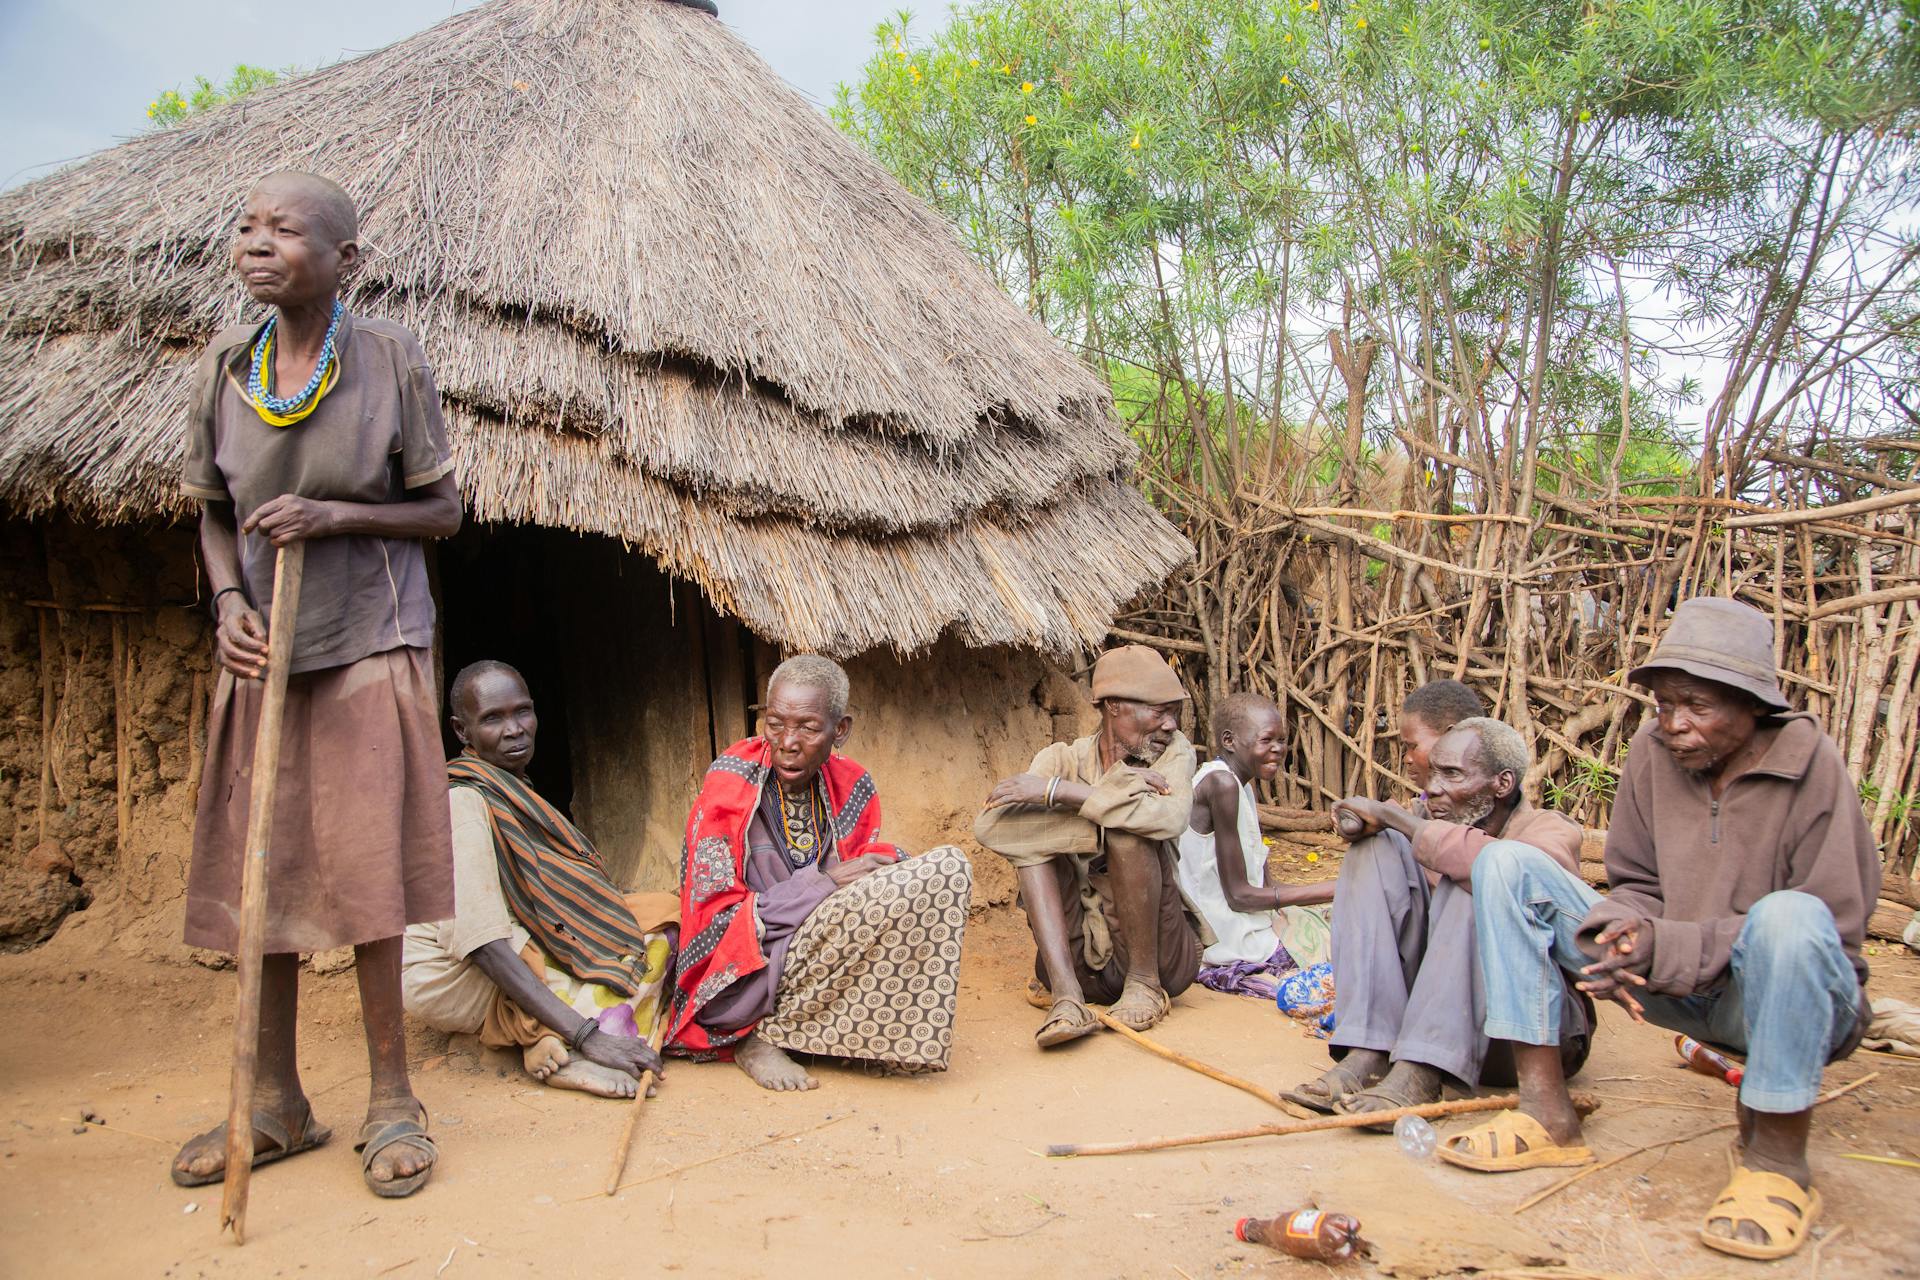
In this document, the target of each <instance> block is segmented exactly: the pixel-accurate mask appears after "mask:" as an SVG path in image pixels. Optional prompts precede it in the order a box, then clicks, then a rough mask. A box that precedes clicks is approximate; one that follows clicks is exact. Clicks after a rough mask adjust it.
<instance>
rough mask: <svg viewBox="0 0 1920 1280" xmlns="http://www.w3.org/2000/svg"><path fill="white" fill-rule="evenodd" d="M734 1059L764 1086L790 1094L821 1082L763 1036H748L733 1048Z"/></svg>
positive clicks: (812, 1087) (758, 1083) (814, 1086)
mask: <svg viewBox="0 0 1920 1280" xmlns="http://www.w3.org/2000/svg"><path fill="white" fill-rule="evenodd" d="M733 1062H734V1065H735V1066H737V1067H739V1068H740V1069H741V1070H742V1071H744V1072H746V1073H747V1078H748V1079H749V1080H752V1081H753V1082H754V1083H755V1084H757V1085H759V1086H760V1087H761V1088H762V1089H771V1090H773V1091H774V1092H775V1093H790V1092H795V1091H799V1090H804V1089H817V1088H819V1087H820V1082H819V1081H818V1080H815V1079H814V1078H813V1077H812V1076H810V1075H808V1074H807V1069H806V1068H805V1067H803V1066H801V1065H800V1064H799V1063H797V1062H795V1061H794V1060H793V1059H792V1058H789V1057H788V1056H787V1055H786V1054H785V1053H784V1052H782V1051H781V1050H779V1049H777V1048H775V1047H774V1046H773V1045H770V1044H768V1043H767V1042H766V1041H765V1040H762V1039H761V1038H760V1037H759V1036H748V1037H747V1038H746V1039H745V1040H742V1041H741V1042H740V1043H739V1044H737V1045H735V1046H734V1047H733Z"/></svg>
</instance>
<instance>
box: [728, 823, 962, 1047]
mask: <svg viewBox="0 0 1920 1280" xmlns="http://www.w3.org/2000/svg"><path fill="white" fill-rule="evenodd" d="M972 890H973V864H972V863H970V862H968V861H967V855H966V854H965V853H962V852H961V851H960V850H959V849H957V848H955V847H953V846H952V845H943V846H941V847H940V848H937V849H930V850H928V851H927V852H926V853H923V854H921V855H920V856H918V857H914V858H907V859H904V860H902V861H900V862H897V863H894V864H893V865H891V866H888V867H885V868H883V869H882V870H879V871H876V872H874V873H873V874H871V875H868V876H863V877H861V878H860V879H858V880H856V881H854V882H853V883H852V884H850V885H848V886H847V887H846V888H844V889H840V890H837V891H836V892H835V893H834V894H833V895H832V896H831V897H829V898H828V899H827V900H826V901H825V902H823V903H821V904H820V906H819V907H818V908H816V909H815V910H814V912H813V914H812V915H810V916H808V917H807V919H806V923H804V924H802V925H801V926H800V928H799V929H798V930H797V931H796V932H795V933H794V936H793V945H792V946H791V947H790V948H789V949H788V951H787V963H786V968H785V970H783V971H782V973H781V975H780V987H779V990H778V991H777V992H776V994H775V998H774V1008H773V1013H772V1015H771V1016H769V1017H768V1018H766V1019H765V1020H764V1021H763V1022H761V1023H760V1026H759V1028H758V1034H759V1036H760V1037H761V1039H763V1040H765V1041H766V1042H767V1043H768V1044H771V1045H775V1046H777V1047H779V1048H782V1049H789V1050H792V1051H794V1052H797V1053H817V1054H826V1055H829V1056H831V1057H837V1058H855V1059H859V1060H861V1061H864V1062H877V1063H881V1064H884V1065H886V1066H892V1067H904V1068H908V1069H913V1070H920V1071H944V1070H946V1068H947V1058H948V1055H949V1053H950V1052H951V1051H952V1049H953V1012H954V1004H955V1001H956V1000H957V998H958V996H959V993H960V943H961V939H962V937H963V936H964V935H965V933H966V928H967V902H968V899H969V897H970V896H971V893H972Z"/></svg>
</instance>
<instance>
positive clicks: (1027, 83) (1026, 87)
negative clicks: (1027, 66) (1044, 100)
mask: <svg viewBox="0 0 1920 1280" xmlns="http://www.w3.org/2000/svg"><path fill="white" fill-rule="evenodd" d="M1020 92H1022V93H1032V92H1033V81H1031V80H1022V81H1021V82H1020Z"/></svg>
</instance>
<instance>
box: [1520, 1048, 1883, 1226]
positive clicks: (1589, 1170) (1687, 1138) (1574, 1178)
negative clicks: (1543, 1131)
mask: <svg viewBox="0 0 1920 1280" xmlns="http://www.w3.org/2000/svg"><path fill="white" fill-rule="evenodd" d="M1879 1078H1880V1073H1879V1072H1878V1071H1873V1072H1869V1073H1868V1074H1866V1075H1864V1076H1861V1077H1860V1078H1859V1079H1858V1080H1855V1081H1853V1082H1852V1083H1851V1084H1843V1085H1841V1086H1840V1087H1839V1088H1838V1089H1835V1090H1833V1092H1831V1093H1827V1094H1823V1095H1822V1096H1820V1097H1818V1098H1816V1099H1814V1103H1813V1105H1814V1106H1816V1107H1817V1106H1819V1105H1820V1104H1821V1103H1823V1102H1832V1101H1833V1100H1834V1099H1835V1098H1838V1097H1842V1096H1844V1095H1846V1094H1849V1093H1852V1092H1853V1091H1854V1090H1855V1089H1858V1088H1859V1087H1860V1086H1861V1085H1863V1084H1866V1083H1867V1082H1869V1081H1871V1080H1878V1079H1879ZM1739 1123H1740V1122H1739V1121H1738V1120H1725V1121H1722V1122H1721V1123H1719V1124H1710V1125H1708V1126H1707V1127H1706V1128H1704V1129H1695V1130H1694V1131H1693V1132H1692V1133H1685V1134H1681V1135H1680V1136H1679V1137H1677V1138H1667V1139H1665V1140H1664V1141H1661V1142H1649V1143H1648V1144H1647V1145H1646V1146H1644V1147H1635V1148H1634V1149H1633V1150H1631V1151H1627V1152H1623V1153H1622V1154H1620V1155H1617V1156H1614V1157H1613V1158H1612V1159H1610V1160H1602V1161H1601V1162H1600V1163H1599V1164H1590V1165H1588V1166H1587V1167H1586V1168H1584V1169H1582V1170H1580V1171H1579V1172H1578V1173H1575V1174H1572V1175H1571V1176H1569V1177H1565V1178H1562V1179H1560V1181H1558V1182H1556V1183H1554V1184H1553V1185H1552V1186H1550V1187H1548V1188H1547V1189H1546V1190H1545V1191H1542V1192H1540V1193H1539V1194H1537V1195H1531V1196H1528V1197H1527V1198H1526V1199H1525V1200H1522V1201H1521V1202H1520V1203H1519V1204H1517V1205H1515V1206H1513V1212H1515V1213H1525V1212H1526V1211H1527V1210H1529V1209H1531V1208H1533V1206H1535V1205H1537V1204H1539V1203H1540V1202H1541V1201H1542V1200H1547V1199H1550V1198H1552V1197H1553V1196H1557V1195H1559V1194H1560V1193H1561V1192H1562V1191H1565V1190H1566V1189H1567V1188H1568V1187H1570V1186H1572V1185H1573V1184H1574V1183H1576V1182H1578V1181H1580V1179H1582V1178H1585V1177H1589V1176H1591V1175H1592V1174H1596V1173H1599V1172H1600V1171H1601V1170H1602V1169H1611V1168H1613V1166H1615V1165H1617V1164H1619V1163H1620V1162H1621V1161H1622V1160H1631V1159H1633V1158H1634V1157H1635V1156H1637V1155H1640V1154H1642V1153H1643V1152H1647V1151H1658V1150H1660V1149H1661V1148H1662V1147H1677V1146H1679V1145H1680V1144H1681V1143H1683V1142H1692V1141H1693V1140H1694V1139H1695V1138H1704V1137H1706V1136H1707V1135H1708V1134H1710V1133H1719V1132H1720V1131H1721V1130H1722V1129H1731V1128H1733V1127H1735V1126H1736V1125H1738V1124H1739Z"/></svg>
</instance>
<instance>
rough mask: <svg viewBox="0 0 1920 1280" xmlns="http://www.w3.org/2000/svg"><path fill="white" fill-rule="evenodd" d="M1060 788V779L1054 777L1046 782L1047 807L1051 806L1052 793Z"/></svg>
mask: <svg viewBox="0 0 1920 1280" xmlns="http://www.w3.org/2000/svg"><path fill="white" fill-rule="evenodd" d="M1059 789H1060V779H1058V778H1054V779H1053V780H1051V781H1050V782H1048V783H1047V808H1049V809H1051V808H1053V793H1054V792H1056V791H1058V790H1059Z"/></svg>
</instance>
